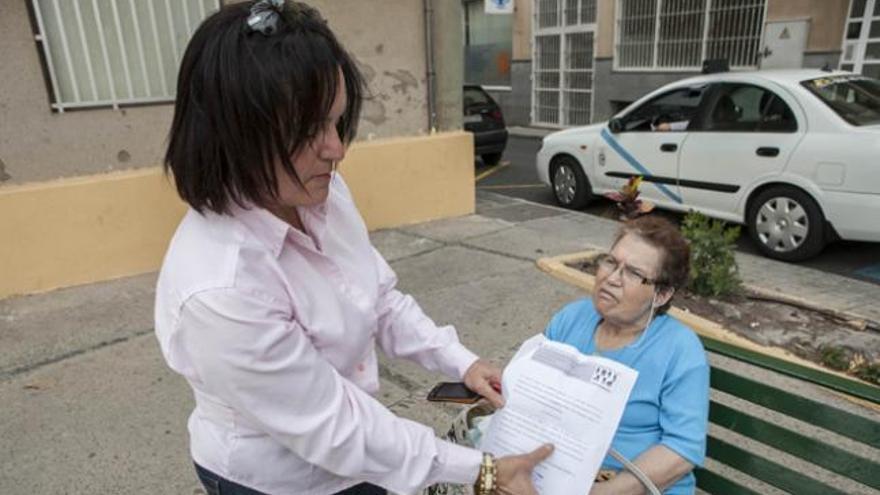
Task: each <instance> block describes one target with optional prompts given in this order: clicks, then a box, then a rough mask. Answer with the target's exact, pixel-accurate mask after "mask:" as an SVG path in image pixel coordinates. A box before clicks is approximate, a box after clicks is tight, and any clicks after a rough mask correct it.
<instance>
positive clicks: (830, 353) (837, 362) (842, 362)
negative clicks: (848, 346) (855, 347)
mask: <svg viewBox="0 0 880 495" xmlns="http://www.w3.org/2000/svg"><path fill="white" fill-rule="evenodd" d="M819 352H820V353H821V356H820V359H821V361H822V364H823V365H824V366H827V367H829V368H831V369H833V370H838V371H847V370H849V356H848V355H847V353H846V351H844V350H843V348H841V347H837V346H833V345H825V346H822V347H821V348H820V349H819Z"/></svg>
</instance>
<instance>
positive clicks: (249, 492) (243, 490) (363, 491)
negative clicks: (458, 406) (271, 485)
mask: <svg viewBox="0 0 880 495" xmlns="http://www.w3.org/2000/svg"><path fill="white" fill-rule="evenodd" d="M193 464H195V463H193ZM195 467H196V474H197V475H198V476H199V481H201V482H202V485H204V486H205V491H206V492H207V494H208V495H266V494H265V493H263V492H258V491H256V490H254V489H253V488H248V487H246V486H242V485H239V484H238V483H234V482H232V481H229V480H228V479H226V478H224V477H222V476H220V475H217V474H214V473H212V472H211V471H208V470H207V469H205V468H203V467H202V466H199V465H198V464H195ZM336 495H388V492H386V491H385V489H384V488H379V487H378V486H375V485H371V484H369V483H361V484H360V485H357V486H353V487H351V488H348V489H346V490H343V491H341V492H339V493H337V494H336Z"/></svg>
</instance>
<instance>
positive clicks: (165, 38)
mask: <svg viewBox="0 0 880 495" xmlns="http://www.w3.org/2000/svg"><path fill="white" fill-rule="evenodd" d="M32 3H33V11H34V16H35V18H36V24H37V29H38V32H37V34H36V39H37V41H38V42H39V44H40V45H41V49H42V51H43V55H44V60H45V63H46V69H47V72H48V75H49V79H50V81H49V82H50V84H51V87H52V108H53V109H55V110H58V111H62V112H63V111H64V110H65V109H71V108H83V107H101V106H113V107H114V108H115V107H118V106H119V105H125V104H140V103H151V102H166V101H173V100H174V96H175V85H176V81H177V68H178V64H179V62H180V58H181V57H182V55H183V50H184V49H185V48H186V44H187V43H188V42H189V39H190V37H191V36H192V34H193V32H194V31H195V29H196V27H198V25H199V24H200V23H201V22H202V20H203V19H204V18H205V17H207V16H208V15H209V14H211V13H212V12H214V11H216V10H217V9H219V7H220V5H219V0H32Z"/></svg>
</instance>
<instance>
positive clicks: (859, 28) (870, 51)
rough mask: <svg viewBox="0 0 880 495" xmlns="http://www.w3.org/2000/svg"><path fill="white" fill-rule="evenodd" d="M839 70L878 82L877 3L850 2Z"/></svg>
mask: <svg viewBox="0 0 880 495" xmlns="http://www.w3.org/2000/svg"><path fill="white" fill-rule="evenodd" d="M840 68H841V69H843V70H848V71H852V72H859V73H861V74H864V75H866V76H870V77H874V78H877V79H880V0H851V2H850V8H849V18H848V19H847V23H846V29H845V32H844V39H843V56H842V57H841V60H840Z"/></svg>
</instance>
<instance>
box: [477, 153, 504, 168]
mask: <svg viewBox="0 0 880 495" xmlns="http://www.w3.org/2000/svg"><path fill="white" fill-rule="evenodd" d="M480 158H482V159H483V163H485V164H486V165H498V162H500V161H501V153H486V154H485V155H480Z"/></svg>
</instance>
